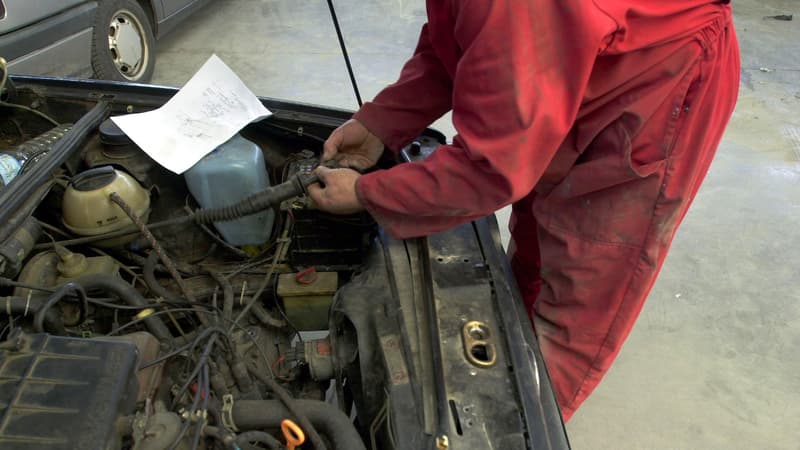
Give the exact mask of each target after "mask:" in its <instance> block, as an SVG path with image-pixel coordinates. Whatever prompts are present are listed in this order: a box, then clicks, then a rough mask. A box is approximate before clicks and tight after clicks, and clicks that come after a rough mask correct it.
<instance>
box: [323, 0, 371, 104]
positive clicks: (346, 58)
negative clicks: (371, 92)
mask: <svg viewBox="0 0 800 450" xmlns="http://www.w3.org/2000/svg"><path fill="white" fill-rule="evenodd" d="M328 9H329V10H330V12H331V19H333V27H334V28H336V37H337V38H338V39H339V47H341V48H342V56H344V63H345V65H346V66H347V74H348V75H350V83H351V84H352V85H353V92H354V93H355V94H356V101H357V102H358V107H359V108H360V107H361V105H362V104H363V102H362V101H361V93H360V92H358V84H357V83H356V76H355V74H354V73H353V66H352V65H350V56H348V55H347V46H345V45H344V36H342V29H341V28H339V19H337V18H336V9H335V8H334V7H333V0H328Z"/></svg>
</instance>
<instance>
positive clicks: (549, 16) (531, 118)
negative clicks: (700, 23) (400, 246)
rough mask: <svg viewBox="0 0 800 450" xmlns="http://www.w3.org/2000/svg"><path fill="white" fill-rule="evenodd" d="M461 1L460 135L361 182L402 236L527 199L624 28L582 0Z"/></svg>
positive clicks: (364, 197)
mask: <svg viewBox="0 0 800 450" xmlns="http://www.w3.org/2000/svg"><path fill="white" fill-rule="evenodd" d="M456 5H457V6H454V9H455V11H454V14H455V27H454V32H453V33H454V36H455V41H456V45H457V46H458V47H459V48H460V49H461V52H462V53H461V58H460V60H459V61H458V65H457V68H456V71H455V76H454V81H453V101H452V107H453V123H454V125H455V127H456V130H457V131H458V133H459V135H458V136H456V137H455V139H454V142H453V144H452V145H443V146H440V147H439V148H438V149H437V151H436V152H434V154H433V155H432V156H431V157H429V158H428V159H427V160H425V161H424V162H419V163H410V164H401V165H399V166H396V167H394V168H392V169H390V170H385V171H377V172H373V173H370V174H367V175H364V176H362V177H360V179H359V181H358V184H357V186H356V189H357V193H358V196H359V198H360V199H361V201H362V203H363V204H364V206H365V207H366V209H367V210H368V211H369V212H370V213H371V214H372V215H373V216H374V217H375V219H376V220H377V221H378V223H379V224H380V225H381V226H383V227H384V228H385V229H386V230H387V231H388V232H389V234H391V235H392V236H394V237H397V238H408V237H415V236H423V235H428V234H432V233H435V232H438V231H442V230H445V229H447V228H451V227H453V226H455V225H458V224H460V223H464V222H467V221H469V220H474V219H477V218H480V217H484V216H486V215H488V214H491V213H493V212H494V211H496V210H497V209H499V208H501V207H503V206H505V205H507V204H510V203H513V202H514V201H516V200H518V199H520V198H522V197H524V196H525V195H527V194H528V193H529V192H530V191H531V190H532V189H533V187H534V186H535V185H536V183H537V181H538V180H539V178H540V177H541V176H542V173H543V172H544V170H545V169H546V168H547V165H548V164H549V162H550V160H551V159H552V157H553V155H554V154H555V152H556V150H557V149H558V147H559V146H560V145H561V143H562V141H563V140H564V139H565V137H566V136H567V134H568V132H569V130H570V128H571V127H572V124H573V122H574V120H575V118H576V116H577V112H578V109H579V106H580V103H581V100H582V98H583V94H584V91H585V89H586V85H587V84H588V80H589V76H590V74H591V70H592V65H593V63H594V60H595V58H596V57H597V53H598V51H599V50H600V49H601V48H603V47H604V45H603V42H604V39H605V37H606V36H608V35H610V34H611V33H612V32H613V30H614V29H615V28H616V25H615V23H614V22H613V21H612V20H611V19H610V18H608V16H606V15H605V14H603V13H602V12H600V11H599V10H597V9H596V8H594V7H593V6H591V5H592V4H591V3H589V2H583V1H580V0H563V1H553V0H533V1H525V2H519V1H513V0H496V1H485V0H477V1H473V2H469V1H463V2H456ZM410 113H412V114H413V112H410ZM366 114H367V112H366V111H365V112H364V115H365V116H366ZM365 118H366V117H365Z"/></svg>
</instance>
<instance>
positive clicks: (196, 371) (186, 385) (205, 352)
mask: <svg viewBox="0 0 800 450" xmlns="http://www.w3.org/2000/svg"><path fill="white" fill-rule="evenodd" d="M216 342H217V334H216V333H214V334H212V336H211V339H209V340H208V343H207V344H206V347H205V348H204V349H203V353H202V354H201V355H200V359H199V360H198V361H197V364H196V365H195V368H194V370H192V373H190V374H189V377H188V378H186V382H185V383H183V385H182V386H181V388H180V389H178V392H177V393H176V394H175V395H174V398H173V400H172V407H173V408H174V407H175V406H176V405H177V402H178V400H179V399H180V398H181V396H182V395H183V393H184V392H186V390H187V389H189V385H191V384H192V381H193V380H194V379H195V378H197V377H198V376H199V374H200V371H201V370H202V369H203V366H204V365H205V364H206V363H207V362H208V355H210V354H211V349H212V348H214V344H215V343H216ZM198 389H199V386H198Z"/></svg>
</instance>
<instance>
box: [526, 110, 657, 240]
mask: <svg viewBox="0 0 800 450" xmlns="http://www.w3.org/2000/svg"><path fill="white" fill-rule="evenodd" d="M630 120H635V119H634V118H632V117H626V115H623V117H622V118H620V119H619V120H617V121H615V122H614V123H612V124H611V125H609V126H608V127H607V128H606V129H605V130H603V131H602V132H601V133H600V134H599V135H598V136H597V138H595V140H594V141H593V142H592V144H591V145H590V146H589V147H588V148H587V149H586V151H585V152H584V155H582V157H581V159H580V160H579V162H578V163H576V164H575V165H574V166H573V167H572V169H571V170H570V171H569V173H568V174H567V175H566V177H565V178H564V179H563V180H562V181H561V182H560V183H559V184H558V185H556V186H555V188H554V189H553V190H552V191H551V192H550V193H549V194H547V195H545V196H542V197H537V199H536V201H535V204H534V214H535V216H536V219H537V221H538V222H539V224H540V225H541V226H543V227H545V228H552V229H555V230H561V231H563V232H567V233H570V234H572V235H575V236H578V237H580V238H583V239H586V240H589V241H594V242H603V243H609V244H620V245H628V246H636V247H638V246H641V245H642V244H643V242H644V238H645V236H646V234H647V230H648V228H649V224H650V221H651V218H652V216H653V210H654V208H655V203H656V200H657V199H658V196H659V193H660V190H661V184H662V180H663V177H664V172H665V168H666V165H667V161H666V159H665V158H664V157H663V155H661V156H660V157H655V158H650V159H648V160H643V159H641V157H637V155H636V152H637V150H640V149H637V147H636V143H635V142H632V141H631V137H630V135H629V134H628V132H627V128H628V125H627V124H628V123H629V121H630ZM648 153H649V154H650V155H651V156H652V155H658V154H659V153H653V152H648Z"/></svg>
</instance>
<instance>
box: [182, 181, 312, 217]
mask: <svg viewBox="0 0 800 450" xmlns="http://www.w3.org/2000/svg"><path fill="white" fill-rule="evenodd" d="M318 181H319V177H317V176H316V175H306V176H301V175H297V176H295V177H293V178H292V179H290V180H289V181H286V182H284V183H281V184H276V185H275V186H272V187H269V188H266V189H264V190H263V191H260V192H256V193H255V194H252V195H250V196H248V197H246V198H245V199H243V200H241V201H239V202H237V203H234V204H232V205H228V206H223V207H220V208H210V209H200V210H197V211H195V212H194V214H192V215H191V216H189V217H191V218H192V219H193V220H194V221H195V222H198V223H205V224H209V223H213V222H227V221H231V220H235V219H238V218H241V217H245V216H249V215H252V214H256V213H258V212H261V211H264V210H266V209H269V208H271V207H273V206H277V205H279V204H280V203H281V202H283V201H285V200H288V199H290V198H293V197H297V196H298V195H300V194H302V193H304V192H305V189H306V186H309V185H311V184H314V183H317V182H318Z"/></svg>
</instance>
